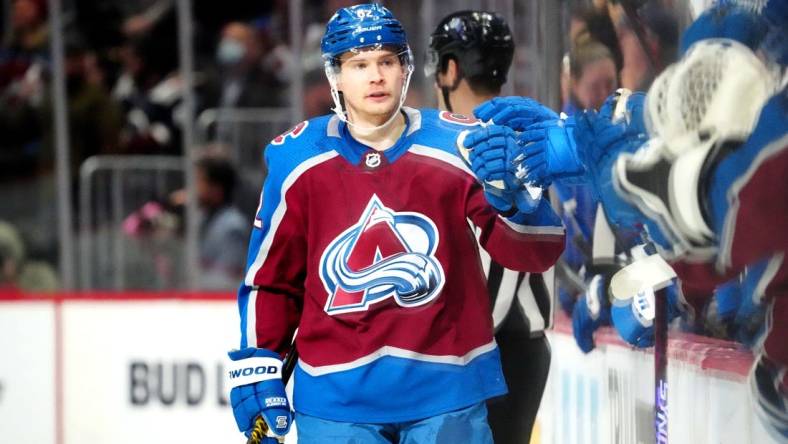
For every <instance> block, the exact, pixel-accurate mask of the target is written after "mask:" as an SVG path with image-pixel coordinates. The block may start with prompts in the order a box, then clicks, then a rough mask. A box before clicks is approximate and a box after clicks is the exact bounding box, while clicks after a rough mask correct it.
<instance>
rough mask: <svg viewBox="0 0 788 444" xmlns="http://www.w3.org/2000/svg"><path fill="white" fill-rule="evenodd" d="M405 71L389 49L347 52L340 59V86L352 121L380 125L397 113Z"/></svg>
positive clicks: (338, 83)
mask: <svg viewBox="0 0 788 444" xmlns="http://www.w3.org/2000/svg"><path fill="white" fill-rule="evenodd" d="M405 75H406V70H405V67H404V66H403V65H402V63H400V59H399V57H398V56H397V54H395V53H394V52H392V51H389V50H386V49H379V50H368V51H361V52H358V53H352V52H349V53H346V54H344V55H343V56H342V58H341V69H340V72H339V76H338V78H337V80H338V82H337V87H338V89H339V90H340V91H342V94H343V96H344V99H345V107H346V108H347V110H348V114H349V117H350V120H351V121H352V122H355V123H359V122H365V123H370V124H375V125H378V124H381V123H383V122H385V121H386V120H388V119H389V117H391V114H392V113H394V112H396V111H397V108H398V107H399V101H400V97H401V95H402V84H403V82H404V81H405Z"/></svg>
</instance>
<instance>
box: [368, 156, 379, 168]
mask: <svg viewBox="0 0 788 444" xmlns="http://www.w3.org/2000/svg"><path fill="white" fill-rule="evenodd" d="M380 163H381V161H380V153H367V155H366V160H364V164H365V165H366V166H367V168H377V167H379V166H380Z"/></svg>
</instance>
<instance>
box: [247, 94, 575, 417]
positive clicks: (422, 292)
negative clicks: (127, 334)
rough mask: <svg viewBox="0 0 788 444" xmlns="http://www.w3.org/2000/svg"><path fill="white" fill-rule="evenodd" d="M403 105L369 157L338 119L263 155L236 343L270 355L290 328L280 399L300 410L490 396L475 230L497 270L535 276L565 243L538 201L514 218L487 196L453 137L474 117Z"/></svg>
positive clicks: (352, 412) (416, 405)
mask: <svg viewBox="0 0 788 444" xmlns="http://www.w3.org/2000/svg"><path fill="white" fill-rule="evenodd" d="M403 113H404V115H405V116H406V121H407V126H406V129H405V131H404V132H403V134H402V136H401V137H400V138H399V139H398V141H397V142H396V143H395V144H394V145H393V146H392V147H391V148H389V149H387V150H385V151H383V152H378V151H374V150H372V149H370V148H368V147H366V146H364V145H362V144H360V143H359V142H357V141H356V140H354V139H353V138H352V137H351V136H350V134H349V131H348V129H347V126H346V125H345V124H344V123H342V122H341V121H340V120H339V119H338V118H337V117H336V116H324V117H319V118H316V119H312V120H309V121H305V122H302V123H300V124H298V125H296V126H295V127H294V128H293V129H291V130H290V131H289V132H287V133H285V134H283V135H281V136H279V137H277V138H276V139H274V140H273V141H272V142H271V144H270V145H269V146H268V147H267V149H266V152H265V157H266V162H267V164H268V171H269V174H268V177H267V179H266V181H265V184H264V186H263V192H262V195H261V203H260V208H259V210H258V213H257V218H256V220H255V228H254V229H253V231H252V237H251V241H250V242H251V243H250V247H249V254H248V268H247V274H246V278H245V282H244V285H242V286H241V288H240V290H239V301H238V302H239V309H240V312H241V330H242V339H241V342H242V344H241V346H242V347H245V346H256V347H260V348H266V349H269V350H274V351H277V352H279V353H280V354H282V355H284V354H285V353H286V352H287V351H288V349H289V347H290V341H291V338H292V336H293V333H294V331H295V329H296V328H298V334H297V339H296V343H297V347H298V351H299V361H298V365H297V367H296V370H295V374H294V378H295V381H294V395H293V397H294V400H293V401H294V402H293V404H294V407H295V409H296V410H297V411H299V412H301V413H304V414H307V415H312V416H316V417H319V418H325V419H330V420H335V421H348V422H367V423H369V422H374V423H390V422H400V421H410V420H416V419H420V418H426V417H430V416H433V415H436V414H441V413H445V412H449V411H452V410H456V409H459V408H463V407H466V406H470V405H472V404H474V403H478V402H481V401H483V400H485V399H488V398H490V397H494V396H498V395H502V394H504V393H505V392H506V384H505V382H504V379H503V376H502V373H501V366H500V360H499V354H498V349H497V346H496V344H495V341H494V339H493V326H492V319H491V316H490V307H489V298H488V295H487V289H486V285H485V278H484V272H483V269H482V266H481V263H480V259H479V251H478V247H477V242H476V238H475V236H474V229H475V228H477V227H478V228H480V229H481V231H482V234H481V237H480V243H481V245H482V246H483V247H484V248H485V249H486V250H487V251H488V252H489V253H490V255H492V256H493V258H494V259H495V260H496V261H498V262H499V263H501V264H502V265H504V266H505V267H507V268H512V269H516V270H521V271H528V272H542V271H544V270H546V269H548V268H549V267H550V266H551V265H553V263H554V262H555V261H556V259H557V258H558V256H559V255H560V254H561V251H562V250H563V246H564V230H563V226H562V225H561V222H560V220H559V219H558V218H557V216H555V214H554V213H553V212H552V210H551V209H550V206H549V203H547V202H545V203H544V205H542V206H541V207H540V209H539V210H538V211H537V212H535V213H534V214H531V215H529V216H528V218H527V220H526V221H525V224H519V223H518V224H515V223H513V222H511V221H509V220H507V219H504V218H502V217H501V216H499V215H498V214H497V213H496V212H495V211H494V210H493V209H492V207H490V206H489V204H488V203H487V201H486V199H485V197H484V193H483V190H482V187H481V186H480V185H479V183H478V182H477V181H476V179H475V177H474V176H473V174H472V173H471V171H470V170H469V169H468V168H467V167H466V166H465V164H464V163H463V162H462V160H461V158H460V157H459V156H458V155H457V154H456V148H455V144H456V139H457V136H458V135H459V133H460V132H461V131H462V130H465V129H472V127H473V126H475V125H477V122H476V121H474V120H470V119H467V118H464V117H462V116H458V115H453V114H450V113H439V112H438V111H433V110H415V109H411V108H404V109H403ZM518 221H520V222H523V221H522V220H521V219H518Z"/></svg>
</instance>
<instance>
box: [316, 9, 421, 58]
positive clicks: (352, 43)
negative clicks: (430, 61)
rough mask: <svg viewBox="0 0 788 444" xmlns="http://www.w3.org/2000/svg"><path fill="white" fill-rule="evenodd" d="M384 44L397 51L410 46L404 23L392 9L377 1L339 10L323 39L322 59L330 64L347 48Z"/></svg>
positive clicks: (381, 45) (405, 49) (380, 45)
mask: <svg viewBox="0 0 788 444" xmlns="http://www.w3.org/2000/svg"><path fill="white" fill-rule="evenodd" d="M384 46H388V47H394V48H397V49H398V51H397V52H398V53H399V52H401V51H408V49H409V48H408V40H407V37H406V36H405V29H403V27H402V24H401V23H400V22H399V20H397V19H396V18H394V15H393V14H392V13H391V11H389V10H388V9H386V8H385V7H384V6H381V5H378V4H376V3H369V4H363V5H355V6H349V7H347V8H342V9H340V10H338V11H337V12H336V13H335V14H334V16H333V17H331V19H330V20H329V21H328V24H326V33H325V34H324V35H323V40H322V41H321V42H320V49H321V51H322V53H323V59H324V60H325V61H326V62H331V63H335V62H336V60H337V59H338V58H339V56H341V55H342V54H344V53H345V52H347V51H352V50H355V49H361V48H366V47H384Z"/></svg>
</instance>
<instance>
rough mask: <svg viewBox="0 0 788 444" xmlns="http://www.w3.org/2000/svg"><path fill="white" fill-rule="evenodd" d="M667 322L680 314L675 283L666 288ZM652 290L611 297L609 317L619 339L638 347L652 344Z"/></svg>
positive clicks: (653, 295)
mask: <svg viewBox="0 0 788 444" xmlns="http://www.w3.org/2000/svg"><path fill="white" fill-rule="evenodd" d="M665 293H666V296H667V301H666V302H667V305H668V307H667V309H668V315H667V318H668V322H670V321H672V320H673V319H675V318H676V317H678V316H680V315H681V313H682V311H683V308H682V303H681V301H680V299H681V296H680V293H679V290H678V288H677V287H676V285H675V284H671V285H669V286H668V287H667V288H666V291H665ZM654 297H655V294H654V291H653V290H652V289H651V288H647V289H644V290H641V291H639V292H638V294H636V295H634V296H632V297H631V298H629V299H626V300H622V299H613V302H612V305H611V307H610V318H611V320H612V321H613V325H614V326H615V328H616V331H618V334H619V336H621V339H623V340H624V341H626V342H628V343H629V344H631V345H634V346H635V347H638V348H645V347H651V346H652V345H654V315H655V314H656V313H655V310H654V307H655V306H654Z"/></svg>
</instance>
